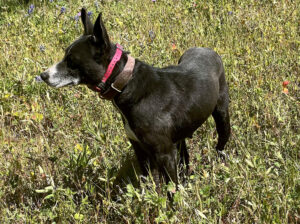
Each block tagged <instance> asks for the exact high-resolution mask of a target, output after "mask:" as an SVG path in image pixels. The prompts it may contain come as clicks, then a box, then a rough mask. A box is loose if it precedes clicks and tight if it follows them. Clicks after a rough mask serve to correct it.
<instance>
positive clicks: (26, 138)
mask: <svg viewBox="0 0 300 224" xmlns="http://www.w3.org/2000/svg"><path fill="white" fill-rule="evenodd" d="M31 4H33V5H32V6H30V5H31ZM299 4H300V3H299V1H289V0H278V1H270V0H264V1H256V0H243V1H242V0H236V1H225V0H218V1H216V0H208V1H191V0H185V1H178V0H164V1H162V0H157V1H152V0H126V1H125V0H123V1H121V0H119V1H117V0H102V1H100V0H98V1H94V0H91V1H88V0H82V1H79V0H74V1H73V0H72V1H71V0H52V1H51V0H44V1H42V0H40V1H37V0H36V1H30V2H29V4H25V3H23V2H22V1H21V0H20V1H17V0H5V1H4V0H0V29H1V33H0V38H1V41H0V51H1V57H0V223H117V222H119V223H120V222H121V223H300V174H299V173H300V163H299V160H300V127H299V123H300V92H299V88H300V86H299V85H300V75H299V73H300V70H299V62H300V57H299V48H300V36H299V33H300V26H299V18H300V10H299ZM82 6H85V7H86V8H87V9H88V11H91V17H92V19H93V20H95V19H96V16H97V14H98V13H99V12H103V18H104V21H105V24H106V26H107V29H108V32H109V35H110V36H111V39H112V40H113V41H114V42H119V43H120V44H122V45H123V46H124V48H125V49H126V50H129V51H130V52H131V55H132V56H134V57H135V58H139V59H141V60H144V61H146V62H148V63H149V64H153V65H155V66H158V67H162V66H167V65H171V64H176V63H177V61H178V59H179V57H180V55H181V54H183V52H184V51H185V50H187V49H188V48H190V47H193V46H203V47H210V48H212V49H214V50H215V51H217V52H218V53H219V54H220V55H221V57H222V59H223V61H224V66H225V70H226V78H227V81H228V84H229V87H230V100H231V102H230V115H231V123H232V136H231V139H230V141H229V143H228V145H227V147H226V153H227V154H228V155H229V159H228V160H227V162H226V163H221V162H219V161H218V160H217V155H216V152H215V149H214V148H215V146H216V137H217V135H216V131H215V124H214V122H213V119H209V120H208V121H207V122H206V123H205V124H204V125H203V126H202V127H201V128H199V129H198V130H197V132H196V133H195V134H194V136H193V139H190V140H188V147H189V152H190V155H191V163H192V164H191V166H192V170H193V174H192V175H191V176H190V177H189V180H188V181H187V183H185V184H180V185H179V190H178V191H177V192H176V193H175V196H174V202H173V204H172V205H171V203H170V202H169V199H168V197H167V192H168V191H174V185H173V184H169V185H167V186H163V190H162V193H161V194H158V193H156V191H155V186H154V184H153V181H152V179H151V177H147V178H145V180H143V181H136V180H135V179H134V177H135V172H134V170H133V169H132V167H135V165H134V164H135V158H134V156H133V152H132V150H131V146H130V143H129V142H128V141H127V139H126V136H125V132H124V130H123V125H122V122H121V118H120V115H119V114H118V113H117V111H116V110H115V109H114V108H113V106H112V104H111V103H110V102H107V101H103V100H101V99H99V98H98V97H97V95H96V94H95V93H93V92H91V91H90V90H89V89H88V88H86V87H84V86H78V87H71V88H62V89H52V88H50V87H48V86H46V85H45V84H38V83H35V81H34V77H35V76H36V75H39V73H40V72H41V71H43V70H44V69H45V68H47V67H49V66H50V65H52V64H53V63H54V62H56V61H58V60H60V59H61V57H62V55H63V49H64V48H66V47H67V46H68V45H69V44H70V43H71V42H72V41H73V40H75V38H77V37H78V36H80V35H81V34H82V31H83V28H82V25H81V23H80V18H79V17H78V15H77V13H78V12H79V11H80V9H81V7H82ZM284 81H288V82H289V83H288V85H285V86H284V87H283V82H284ZM286 83H287V82H285V84H286ZM131 161H132V163H131ZM132 164H133V165H132ZM135 168H136V173H138V169H137V167H135ZM127 175H128V176H129V177H131V179H130V180H129V181H124V180H123V179H121V177H124V178H126V179H128V178H127V177H126V176H127ZM116 181H119V182H122V183H123V185H124V186H125V189H120V191H119V192H118V194H117V196H116V197H112V191H113V190H114V183H116Z"/></svg>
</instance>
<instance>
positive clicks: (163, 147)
mask: <svg viewBox="0 0 300 224" xmlns="http://www.w3.org/2000/svg"><path fill="white" fill-rule="evenodd" d="M155 163H156V166H157V167H155V168H157V170H158V172H159V173H160V175H162V176H163V177H164V178H165V180H166V182H167V183H168V182H169V181H173V182H174V183H175V184H176V186H177V185H178V176H177V148H176V145H175V144H174V143H171V142H170V143H168V144H160V145H158V146H156V147H155ZM151 171H152V170H151Z"/></svg>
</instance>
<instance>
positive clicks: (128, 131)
mask: <svg viewBox="0 0 300 224" xmlns="http://www.w3.org/2000/svg"><path fill="white" fill-rule="evenodd" d="M113 104H114V105H115V107H116V108H117V109H118V111H119V112H120V114H121V115H122V118H123V121H124V129H125V132H126V135H127V137H128V138H129V139H131V140H134V141H136V142H139V139H138V138H137V137H136V135H135V134H134V132H133V131H132V129H131V128H130V125H129V123H128V120H127V118H126V117H125V115H124V114H123V113H122V111H121V110H120V108H119V107H118V106H117V104H116V103H115V101H113Z"/></svg>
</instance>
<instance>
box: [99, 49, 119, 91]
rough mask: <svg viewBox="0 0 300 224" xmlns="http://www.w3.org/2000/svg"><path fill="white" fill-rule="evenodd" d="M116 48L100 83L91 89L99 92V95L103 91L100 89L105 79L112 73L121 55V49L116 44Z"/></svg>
mask: <svg viewBox="0 0 300 224" xmlns="http://www.w3.org/2000/svg"><path fill="white" fill-rule="evenodd" d="M116 47H117V49H116V52H115V55H114V56H113V58H112V59H111V61H110V63H109V65H108V67H107V69H106V72H105V74H104V76H103V78H102V80H101V83H100V84H99V85H98V86H94V88H93V89H94V90H95V91H96V92H100V93H101V92H103V89H102V88H101V87H102V86H104V84H105V83H106V81H107V79H108V78H109V77H110V76H111V73H112V72H113V70H114V68H115V66H116V64H117V62H118V61H120V59H121V56H122V54H123V48H122V46H121V45H120V44H118V43H117V44H116Z"/></svg>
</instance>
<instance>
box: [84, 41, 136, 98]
mask: <svg viewBox="0 0 300 224" xmlns="http://www.w3.org/2000/svg"><path fill="white" fill-rule="evenodd" d="M116 47H117V49H116V52H115V55H114V56H113V58H112V60H111V61H110V63H109V65H108V67H107V69H106V72H105V74H104V76H103V78H102V80H101V83H100V84H98V85H97V86H89V88H90V89H92V90H94V91H96V92H99V96H100V97H101V98H103V99H107V100H112V99H113V98H114V97H115V96H116V95H117V94H118V93H120V92H121V91H122V89H123V88H124V87H125V86H126V85H127V83H128V82H129V80H130V79H131V77H132V73H133V69H134V65H135V59H134V58H133V57H131V56H130V55H128V56H127V57H128V59H127V62H126V65H125V67H124V68H123V71H121V73H120V74H119V75H118V76H117V78H116V80H115V81H114V83H112V84H111V86H110V87H108V89H105V87H104V86H105V83H106V81H107V79H108V78H109V77H110V76H111V74H112V72H113V70H114V67H115V65H116V63H117V62H118V61H120V59H121V56H122V53H123V49H122V46H121V45H119V44H116Z"/></svg>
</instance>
